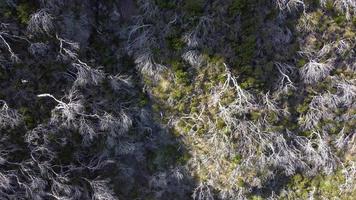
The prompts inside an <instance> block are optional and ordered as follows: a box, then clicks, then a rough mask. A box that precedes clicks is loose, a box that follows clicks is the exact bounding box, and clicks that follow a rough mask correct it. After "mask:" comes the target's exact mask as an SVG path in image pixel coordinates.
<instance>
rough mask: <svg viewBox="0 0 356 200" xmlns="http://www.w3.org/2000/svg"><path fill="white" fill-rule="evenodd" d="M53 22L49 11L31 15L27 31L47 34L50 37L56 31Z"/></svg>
mask: <svg viewBox="0 0 356 200" xmlns="http://www.w3.org/2000/svg"><path fill="white" fill-rule="evenodd" d="M52 20H53V17H52V16H51V15H50V14H49V13H48V12H47V10H44V9H42V10H39V11H38V12H36V13H34V14H32V15H31V19H30V21H29V22H28V26H27V30H28V31H29V32H30V33H32V34H46V35H49V36H50V35H51V34H52V32H53V29H54V25H53V22H52Z"/></svg>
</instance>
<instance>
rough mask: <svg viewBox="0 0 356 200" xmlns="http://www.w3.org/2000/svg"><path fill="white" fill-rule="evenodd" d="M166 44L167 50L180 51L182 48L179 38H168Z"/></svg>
mask: <svg viewBox="0 0 356 200" xmlns="http://www.w3.org/2000/svg"><path fill="white" fill-rule="evenodd" d="M167 42H168V46H169V48H170V49H172V50H175V51H179V50H182V49H183V47H184V42H183V40H182V39H181V38H180V37H168V38H167Z"/></svg>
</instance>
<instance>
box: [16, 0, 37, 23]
mask: <svg viewBox="0 0 356 200" xmlns="http://www.w3.org/2000/svg"><path fill="white" fill-rule="evenodd" d="M32 12H34V8H33V6H31V4H30V3H28V2H25V3H21V4H19V5H18V6H17V7H16V13H17V19H18V20H19V21H20V23H22V24H27V23H28V21H29V20H30V15H31V13H32Z"/></svg>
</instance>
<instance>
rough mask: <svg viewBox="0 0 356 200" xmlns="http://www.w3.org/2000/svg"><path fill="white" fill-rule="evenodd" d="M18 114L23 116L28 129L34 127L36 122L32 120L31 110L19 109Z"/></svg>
mask: <svg viewBox="0 0 356 200" xmlns="http://www.w3.org/2000/svg"><path fill="white" fill-rule="evenodd" d="M19 113H20V114H21V115H22V116H23V121H24V123H25V125H26V127H28V128H29V129H32V128H35V127H36V120H35V119H34V117H33V115H32V113H31V110H30V109H29V108H27V107H21V108H20V109H19Z"/></svg>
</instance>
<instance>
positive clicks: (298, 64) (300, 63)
mask: <svg viewBox="0 0 356 200" xmlns="http://www.w3.org/2000/svg"><path fill="white" fill-rule="evenodd" d="M307 62H308V61H307V60H306V59H304V58H301V59H299V60H298V62H297V67H298V68H302V67H304V65H305V64H307Z"/></svg>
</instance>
